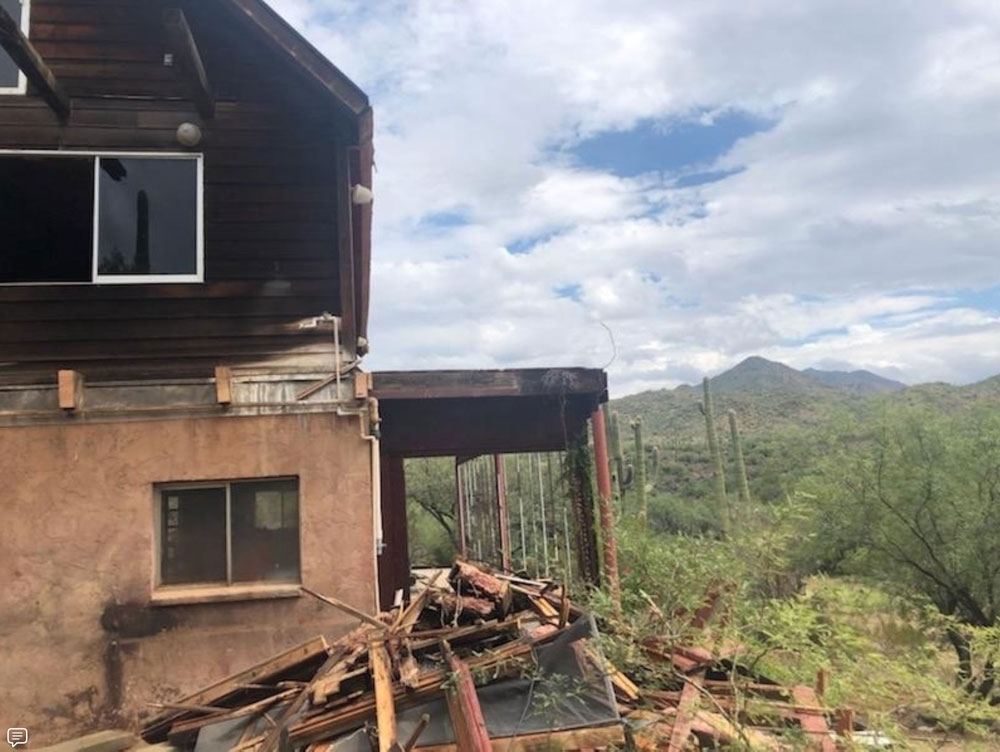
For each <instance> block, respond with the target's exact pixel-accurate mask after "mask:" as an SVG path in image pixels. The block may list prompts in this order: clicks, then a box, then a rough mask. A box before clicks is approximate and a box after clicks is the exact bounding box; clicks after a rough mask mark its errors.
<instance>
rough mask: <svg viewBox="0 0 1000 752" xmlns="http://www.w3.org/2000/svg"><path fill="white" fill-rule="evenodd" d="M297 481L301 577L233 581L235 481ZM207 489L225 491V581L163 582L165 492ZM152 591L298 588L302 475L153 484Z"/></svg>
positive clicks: (300, 581)
mask: <svg viewBox="0 0 1000 752" xmlns="http://www.w3.org/2000/svg"><path fill="white" fill-rule="evenodd" d="M289 480H294V481H295V483H296V486H297V493H298V526H297V530H298V547H299V576H298V579H297V580H294V581H292V580H289V581H288V582H272V581H268V580H261V581H255V582H233V524H232V522H233V513H232V498H233V484H234V483H272V482H276V481H289ZM205 488H222V489H225V491H226V581H225V582H191V583H176V584H167V583H164V582H163V571H162V570H163V557H162V553H163V533H164V530H163V504H164V502H165V497H166V494H168V493H169V492H171V491H189V490H196V489H205ZM153 536H154V540H153V583H152V584H153V591H154V592H156V591H160V592H170V591H174V590H189V589H192V588H205V589H211V588H216V589H229V588H246V587H254V586H276V587H289V586H291V587H295V586H298V585H301V584H302V478H301V477H300V476H298V475H276V476H270V477H266V478H234V479H230V480H207V481H191V482H180V483H157V484H154V486H153Z"/></svg>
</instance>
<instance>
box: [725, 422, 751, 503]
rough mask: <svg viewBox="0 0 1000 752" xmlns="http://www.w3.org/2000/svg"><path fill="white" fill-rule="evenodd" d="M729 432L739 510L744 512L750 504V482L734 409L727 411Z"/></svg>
mask: <svg viewBox="0 0 1000 752" xmlns="http://www.w3.org/2000/svg"><path fill="white" fill-rule="evenodd" d="M729 433H730V434H731V436H732V440H733V455H734V456H735V457H736V482H737V483H738V484H739V494H740V511H741V512H743V513H744V514H746V510H747V507H749V506H750V483H749V481H747V466H746V462H744V461H743V440H742V439H741V438H740V426H739V423H738V422H737V421H736V411H735V410H730V411H729Z"/></svg>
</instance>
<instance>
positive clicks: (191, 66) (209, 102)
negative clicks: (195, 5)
mask: <svg viewBox="0 0 1000 752" xmlns="http://www.w3.org/2000/svg"><path fill="white" fill-rule="evenodd" d="M163 25H164V27H165V28H166V30H167V40H168V41H169V43H170V46H171V48H172V51H173V53H174V56H175V58H176V59H177V60H178V61H179V62H180V64H181V68H183V69H184V73H185V74H186V75H187V79H188V85H189V87H190V89H191V99H192V100H193V101H194V104H195V106H196V107H197V108H198V113H199V114H200V115H201V116H202V117H203V118H205V119H206V120H211V119H212V118H214V117H215V94H214V93H213V92H212V85H211V84H210V83H209V81H208V74H207V73H205V65H204V63H202V61H201V53H200V52H199V51H198V44H197V42H195V40H194V35H193V34H192V33H191V27H190V26H188V22H187V18H185V16H184V11H182V10H181V9H180V8H165V9H164V11H163Z"/></svg>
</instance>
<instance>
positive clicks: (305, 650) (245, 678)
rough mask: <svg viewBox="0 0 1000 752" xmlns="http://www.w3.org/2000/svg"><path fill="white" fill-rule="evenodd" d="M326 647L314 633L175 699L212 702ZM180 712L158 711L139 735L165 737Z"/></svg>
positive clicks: (190, 702)
mask: <svg viewBox="0 0 1000 752" xmlns="http://www.w3.org/2000/svg"><path fill="white" fill-rule="evenodd" d="M328 648H329V646H328V645H327V643H326V640H325V639H323V637H322V636H320V637H314V638H313V639H311V640H309V641H308V642H304V643H302V644H301V645H297V646H295V647H293V648H289V649H288V650H286V651H285V652H283V653H279V654H278V655H275V656H272V657H271V658H268V659H267V660H266V661H263V662H261V663H258V664H256V665H254V666H251V667H250V668H248V669H246V670H244V671H240V672H239V673H236V674H233V675H231V676H228V677H226V678H225V679H222V680H220V681H217V682H216V683H215V684H212V685H211V686H208V687H204V688H202V689H199V690H198V691H197V692H195V693H193V694H190V695H186V696H184V697H182V698H180V699H179V700H178V701H177V702H178V703H181V704H185V705H212V704H214V703H215V702H218V701H220V700H222V699H224V698H225V697H227V696H228V695H231V694H232V693H234V692H237V691H239V685H241V684H246V683H247V682H251V681H253V682H263V681H267V680H268V679H270V678H271V677H273V676H276V675H278V674H281V673H282V672H284V671H287V670H289V669H291V668H292V667H294V666H298V665H301V664H303V663H306V662H307V661H311V660H316V659H317V658H318V657H319V656H321V655H323V656H325V655H326V654H327V650H328ZM183 716H184V713H182V712H178V711H170V712H167V713H161V714H160V715H158V716H156V717H155V718H152V719H150V720H148V721H146V722H145V723H144V724H143V727H142V732H141V733H142V738H143V739H145V740H146V741H150V740H156V741H166V739H167V732H168V731H169V730H170V726H171V725H172V724H173V723H174V722H175V721H177V720H179V719H180V718H182V717H183Z"/></svg>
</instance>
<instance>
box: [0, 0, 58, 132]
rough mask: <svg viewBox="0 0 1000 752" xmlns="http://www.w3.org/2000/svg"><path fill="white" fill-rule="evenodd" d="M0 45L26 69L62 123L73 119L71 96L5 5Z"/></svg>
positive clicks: (0, 16) (0, 21) (0, 15)
mask: <svg viewBox="0 0 1000 752" xmlns="http://www.w3.org/2000/svg"><path fill="white" fill-rule="evenodd" d="M0 46H2V47H3V48H4V49H5V50H6V51H7V54H8V55H10V57H11V59H12V60H13V61H14V64H15V65H17V67H18V68H20V69H21V70H22V71H23V72H24V75H25V76H27V78H28V80H29V81H30V82H31V85H32V86H34V87H35V88H36V89H38V93H39V94H40V95H41V97H42V99H44V100H45V103H46V104H48V106H49V107H51V108H52V111H53V112H55V114H56V116H57V117H58V118H59V120H61V121H62V122H66V121H67V120H69V115H70V110H71V106H70V101H69V97H68V96H66V92H65V91H63V89H62V87H61V86H60V85H59V82H58V81H56V77H55V74H53V73H52V70H51V69H50V68H49V66H48V65H46V64H45V61H44V60H43V59H42V56H41V55H39V54H38V50H36V49H35V48H34V46H32V44H31V42H29V41H28V38H27V37H26V36H25V35H24V32H22V31H21V27H20V26H19V25H18V23H17V21H15V20H14V19H13V18H12V17H11V15H10V14H9V13H8V12H7V11H6V10H4V9H3V8H2V7H0Z"/></svg>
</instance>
